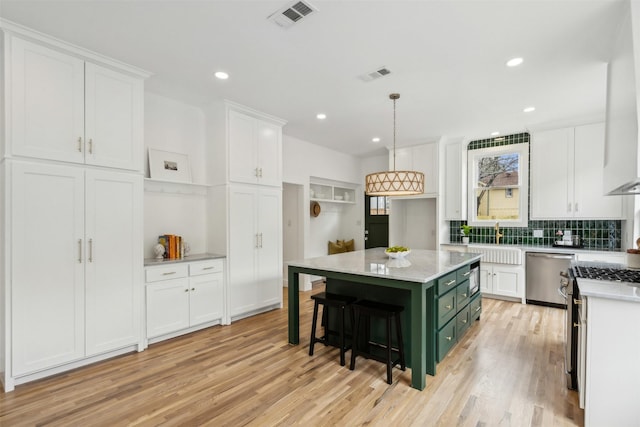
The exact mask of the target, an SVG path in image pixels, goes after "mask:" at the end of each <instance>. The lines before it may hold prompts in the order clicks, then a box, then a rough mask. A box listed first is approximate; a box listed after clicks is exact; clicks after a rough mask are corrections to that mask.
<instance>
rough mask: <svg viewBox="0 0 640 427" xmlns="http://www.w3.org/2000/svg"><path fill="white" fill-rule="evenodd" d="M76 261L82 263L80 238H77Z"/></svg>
mask: <svg viewBox="0 0 640 427" xmlns="http://www.w3.org/2000/svg"><path fill="white" fill-rule="evenodd" d="M78 263H79V264H82V239H78Z"/></svg>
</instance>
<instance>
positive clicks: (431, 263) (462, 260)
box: [287, 248, 482, 283]
mask: <svg viewBox="0 0 640 427" xmlns="http://www.w3.org/2000/svg"><path fill="white" fill-rule="evenodd" d="M481 257H482V255H480V254H474V253H468V252H448V251H432V250H427V249H412V250H411V253H410V254H408V255H407V256H406V257H405V258H401V259H391V258H389V257H388V256H387V254H386V253H385V248H373V249H366V250H362V251H354V252H345V253H341V254H335V255H327V256H321V257H317V258H308V259H303V260H296V261H289V262H287V264H288V265H290V266H292V267H303V268H306V269H316V270H325V271H326V270H328V271H335V272H339V273H346V274H356V275H360V276H371V277H378V278H386V279H394V280H404V281H407V282H417V283H427V282H430V281H432V280H434V279H436V278H438V277H440V276H442V275H444V274H447V273H449V272H451V271H454V270H456V269H457V268H459V267H462V266H463V265H465V264H469V263H471V262H474V261H477V260H479V259H480V258H481Z"/></svg>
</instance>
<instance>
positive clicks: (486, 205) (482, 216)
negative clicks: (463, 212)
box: [476, 187, 520, 220]
mask: <svg viewBox="0 0 640 427" xmlns="http://www.w3.org/2000/svg"><path fill="white" fill-rule="evenodd" d="M508 190H511V197H508V196H507V191H505V189H504V188H490V187H487V188H478V189H476V200H477V203H478V204H477V206H476V208H477V219H479V220H501V219H514V220H516V219H518V218H519V217H520V215H519V213H520V208H519V207H520V197H519V196H520V190H519V189H518V188H509V189H508Z"/></svg>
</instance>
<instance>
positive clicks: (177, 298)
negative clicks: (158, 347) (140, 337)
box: [146, 259, 224, 341]
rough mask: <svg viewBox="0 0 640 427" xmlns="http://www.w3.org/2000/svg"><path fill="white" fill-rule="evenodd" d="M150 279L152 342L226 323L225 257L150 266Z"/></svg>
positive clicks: (150, 329)
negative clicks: (224, 313) (224, 314)
mask: <svg viewBox="0 0 640 427" xmlns="http://www.w3.org/2000/svg"><path fill="white" fill-rule="evenodd" d="M146 282H147V286H146V288H147V338H148V339H150V340H151V341H159V340H160V339H165V338H168V337H173V336H177V335H181V334H184V333H187V332H192V331H194V330H197V329H201V328H204V327H208V326H212V325H214V324H219V323H221V322H222V318H223V307H224V304H223V302H224V297H223V295H224V290H223V287H224V261H223V260H222V259H210V260H204V261H194V262H179V263H172V264H168V265H160V266H153V267H147V268H146ZM154 338H156V339H154Z"/></svg>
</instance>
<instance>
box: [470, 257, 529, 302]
mask: <svg viewBox="0 0 640 427" xmlns="http://www.w3.org/2000/svg"><path fill="white" fill-rule="evenodd" d="M480 290H481V291H482V293H483V295H484V294H489V295H498V296H505V297H512V298H519V299H520V300H522V302H523V303H524V298H525V293H524V268H523V267H522V265H509V264H492V263H488V262H483V263H480Z"/></svg>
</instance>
